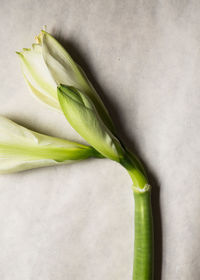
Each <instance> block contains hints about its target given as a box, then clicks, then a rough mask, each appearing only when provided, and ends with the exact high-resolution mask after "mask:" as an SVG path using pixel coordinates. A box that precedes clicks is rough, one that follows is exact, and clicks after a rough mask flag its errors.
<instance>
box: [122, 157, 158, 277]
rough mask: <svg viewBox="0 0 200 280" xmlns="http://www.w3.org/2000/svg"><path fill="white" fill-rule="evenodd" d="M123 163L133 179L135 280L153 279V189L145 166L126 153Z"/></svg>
mask: <svg viewBox="0 0 200 280" xmlns="http://www.w3.org/2000/svg"><path fill="white" fill-rule="evenodd" d="M121 164H122V165H123V166H124V167H125V168H126V170H127V171H128V173H129V175H130V176H131V179H132V181H133V194H134V200H135V241H134V263H133V280H152V279H153V225H152V209H151V191H150V186H149V184H148V180H147V177H146V173H145V172H144V169H143V166H142V165H141V163H140V162H138V159H137V158H136V157H133V156H131V154H130V153H126V154H125V157H124V158H123V159H122V161H121Z"/></svg>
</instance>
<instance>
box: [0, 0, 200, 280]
mask: <svg viewBox="0 0 200 280" xmlns="http://www.w3.org/2000/svg"><path fill="white" fill-rule="evenodd" d="M0 21H1V24H0V38H1V44H0V63H1V67H0V85H1V92H0V104H1V106H0V114H2V115H4V116H7V117H9V118H11V119H12V120H15V121H17V122H18V123H20V124H22V125H25V126H27V127H29V128H31V129H34V130H37V131H39V132H43V133H48V134H50V135H56V136H62V137H66V138H69V139H76V140H79V141H82V140H81V139H80V137H79V136H78V135H77V134H76V133H75V132H74V131H73V129H71V127H70V126H69V125H68V124H67V123H66V121H65V119H64V117H63V116H62V115H61V114H59V113H56V112H54V111H51V110H49V109H48V108H46V107H45V106H43V105H42V104H40V103H38V102H37V101H36V100H34V99H33V98H32V97H31V96H30V94H29V92H28V90H27V88H26V85H25V83H24V81H23V78H22V75H21V72H20V67H19V62H18V58H17V56H16V54H15V51H16V50H20V49H21V48H22V47H29V46H30V45H31V43H32V40H33V37H34V35H36V34H37V33H38V31H39V30H40V28H41V27H42V26H43V25H44V24H47V25H48V30H49V31H51V32H52V33H53V34H54V35H56V36H57V38H59V39H60V40H61V41H62V42H63V43H64V44H65V46H66V47H67V49H68V51H69V52H70V53H71V54H72V56H73V57H74V58H75V59H77V61H78V62H79V63H80V64H81V66H82V67H83V68H84V69H85V71H86V73H87V74H88V76H89V77H90V79H91V81H92V83H93V84H94V85H95V87H96V88H97V89H98V91H99V93H100V95H101V96H102V98H103V100H104V101H105V103H106V104H107V106H108V108H109V109H110V111H111V114H112V116H113V118H114V119H115V121H116V125H117V126H118V129H119V131H120V134H121V136H122V138H123V139H124V141H125V142H126V143H127V144H128V145H129V146H130V147H132V148H134V147H135V149H136V150H137V152H138V154H139V155H140V156H141V158H142V159H143V160H144V162H146V165H147V168H148V169H149V174H151V184H152V185H153V204H154V216H155V224H156V241H155V243H156V248H157V249H156V277H155V279H156V280H160V279H162V280H168V279H170V280H188V279H190V280H199V279H200V218H199V216H200V186H199V169H198V165H199V156H200V153H199V136H200V134H199V109H200V108H199V104H200V100H199V94H200V1H198V0H196V1H192V0H191V1H186V0H179V1H175V0H174V1H172V0H171V1H161V0H160V1H153V0H151V1H149V0H146V1H145V0H144V1H136V0H135V1H134V0H129V1H128V0H127V1H114V0H103V1H92V0H90V1H89V0H88V1H78V0H73V1H64V0H63V1H55V0H50V1H47V0H43V1H34V0H32V1H29V0H28V1H27V0H13V1H10V0H1V9H0ZM130 186H131V181H130V179H129V177H128V175H127V174H126V172H125V171H124V170H123V169H122V168H121V167H120V166H118V165H117V164H116V163H114V162H111V161H108V160H89V161H86V162H81V163H78V164H74V165H68V166H59V167H55V168H54V167H51V168H43V169H40V170H39V169H38V170H33V171H28V172H22V173H19V174H14V175H6V176H1V177H0V279H1V280H11V279H12V280H55V279H56V280H94V279H95V280H102V279H103V280H121V279H123V280H131V274H132V251H133V207H134V204H133V198H132V194H131V190H130ZM161 264H162V270H161ZM161 275H162V277H161Z"/></svg>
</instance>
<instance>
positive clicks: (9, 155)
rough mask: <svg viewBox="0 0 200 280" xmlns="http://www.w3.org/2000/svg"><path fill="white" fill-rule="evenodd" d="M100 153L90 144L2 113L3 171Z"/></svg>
mask: <svg viewBox="0 0 200 280" xmlns="http://www.w3.org/2000/svg"><path fill="white" fill-rule="evenodd" d="M93 156H95V157H98V153H97V152H96V151H95V150H94V149H93V148H92V147H89V146H85V145H81V144H78V143H75V142H71V141H67V140H64V139H60V138H56V137H51V136H47V135H43V134H39V133H37V132H34V131H31V130H29V129H27V128H24V127H22V126H20V125H18V124H16V123H14V122H13V121H11V120H9V119H7V118H5V117H2V116H0V173H11V172H18V171H22V170H27V169H32V168H37V167H42V166H51V165H57V164H65V163H70V162H73V161H77V160H82V159H86V158H89V157H93Z"/></svg>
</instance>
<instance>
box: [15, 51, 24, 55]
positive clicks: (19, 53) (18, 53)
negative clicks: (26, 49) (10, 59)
mask: <svg viewBox="0 0 200 280" xmlns="http://www.w3.org/2000/svg"><path fill="white" fill-rule="evenodd" d="M15 53H16V54H17V55H19V56H23V54H22V53H21V52H18V51H16V52H15Z"/></svg>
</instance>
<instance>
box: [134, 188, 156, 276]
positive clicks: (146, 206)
mask: <svg viewBox="0 0 200 280" xmlns="http://www.w3.org/2000/svg"><path fill="white" fill-rule="evenodd" d="M133 194H134V200H135V241H134V264H133V280H151V279H153V228H152V210H151V191H150V186H149V185H146V186H145V187H144V188H143V189H140V188H136V187H133Z"/></svg>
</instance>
